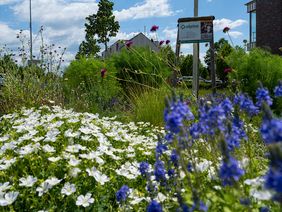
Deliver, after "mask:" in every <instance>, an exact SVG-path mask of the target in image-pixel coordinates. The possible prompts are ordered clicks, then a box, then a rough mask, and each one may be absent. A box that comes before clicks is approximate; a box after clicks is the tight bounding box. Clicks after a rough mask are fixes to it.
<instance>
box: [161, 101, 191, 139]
mask: <svg viewBox="0 0 282 212" xmlns="http://www.w3.org/2000/svg"><path fill="white" fill-rule="evenodd" d="M193 119H194V115H193V113H192V112H191V111H190V109H189V107H188V105H187V104H186V103H185V102H183V101H182V100H178V101H173V102H171V103H169V106H168V107H167V108H166V109H165V111H164V120H165V127H166V129H167V130H168V131H171V132H172V133H175V134H177V133H179V132H180V129H181V127H183V122H184V121H189V120H193Z"/></svg>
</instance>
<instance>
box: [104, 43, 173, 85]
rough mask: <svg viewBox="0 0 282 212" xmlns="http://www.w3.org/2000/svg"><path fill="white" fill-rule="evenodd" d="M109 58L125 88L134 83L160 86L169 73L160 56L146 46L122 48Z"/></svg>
mask: <svg viewBox="0 0 282 212" xmlns="http://www.w3.org/2000/svg"><path fill="white" fill-rule="evenodd" d="M109 60H110V63H112V64H113V65H114V66H115V68H116V69H117V76H118V78H119V81H120V83H121V85H122V87H123V89H125V90H127V89H128V88H130V87H132V86H136V85H139V86H141V87H160V86H161V85H162V84H163V82H165V79H166V78H167V77H168V76H169V75H170V68H169V66H168V65H167V63H166V62H165V61H164V60H163V58H162V56H161V55H160V54H158V53H156V52H153V51H151V50H150V49H148V48H130V49H124V50H123V51H121V52H120V53H119V54H115V55H113V56H112V57H111V58H110V59H109Z"/></svg>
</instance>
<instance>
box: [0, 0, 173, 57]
mask: <svg viewBox="0 0 282 212" xmlns="http://www.w3.org/2000/svg"><path fill="white" fill-rule="evenodd" d="M0 1H1V3H2V2H4V1H5V2H10V3H11V2H14V3H15V2H16V4H14V5H12V7H11V8H12V11H13V13H14V15H15V16H16V17H18V19H19V20H21V21H28V20H29V0H9V1H8V0H0ZM168 1H169V0H143V1H142V2H141V0H140V3H138V4H135V5H133V6H132V7H129V8H126V9H123V10H121V11H114V14H115V16H116V19H118V20H119V21H125V20H129V19H141V18H150V17H165V16H171V15H173V14H174V12H173V11H172V9H171V7H170V4H169V2H168ZM97 2H98V0H36V1H32V17H33V22H34V23H35V24H36V25H43V26H44V31H43V37H44V43H46V44H52V43H54V44H56V46H62V47H67V52H66V57H67V59H66V61H69V60H70V59H71V58H72V57H74V55H75V52H76V51H77V50H78V46H79V44H80V43H81V41H82V40H83V39H84V36H85V32H84V23H85V18H86V17H87V16H89V15H90V14H94V13H96V12H97V10H98V3H97ZM3 27H4V26H2V28H3ZM5 27H6V29H4V30H1V29H2V28H0V31H1V32H2V31H3V32H4V33H2V34H1V35H0V40H1V41H3V39H1V38H2V37H5V38H6V43H13V42H15V39H14V38H15V37H16V33H17V32H18V30H13V29H10V28H9V27H8V26H5ZM7 27H8V28H7ZM38 30H39V29H35V28H34V33H35V31H38ZM137 33H138V32H130V33H125V32H121V31H120V32H119V33H118V34H117V36H116V37H115V38H112V39H111V43H112V42H114V41H116V40H118V39H130V38H132V37H133V36H134V35H136V34H137ZM167 33H169V32H167ZM35 34H36V33H35ZM148 36H149V38H151V37H153V36H154V35H152V34H151V33H149V34H148ZM34 37H36V36H34ZM12 38H13V39H12ZM40 43H41V42H40V37H37V39H36V40H35V43H34V49H35V50H34V52H38V51H37V50H38V48H39V46H40ZM101 47H102V49H103V46H101Z"/></svg>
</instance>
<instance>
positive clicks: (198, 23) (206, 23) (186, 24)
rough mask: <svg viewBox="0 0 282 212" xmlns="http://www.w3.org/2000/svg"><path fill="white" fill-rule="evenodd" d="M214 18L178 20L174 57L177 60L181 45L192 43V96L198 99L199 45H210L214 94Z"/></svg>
mask: <svg viewBox="0 0 282 212" xmlns="http://www.w3.org/2000/svg"><path fill="white" fill-rule="evenodd" d="M214 19H215V17H214V16H205V17H192V18H180V19H178V32H177V41H176V57H177V58H179V53H180V47H181V44H183V43H193V44H194V48H193V56H194V60H193V87H192V89H193V95H194V96H195V97H197V98H198V93H199V72H198V66H199V48H198V46H199V43H202V42H204V43H206V42H209V43H210V45H211V49H212V51H211V60H212V61H211V74H212V76H211V78H212V88H213V92H215V66H214V50H213V49H214V34H213V20H214ZM196 44H197V45H196Z"/></svg>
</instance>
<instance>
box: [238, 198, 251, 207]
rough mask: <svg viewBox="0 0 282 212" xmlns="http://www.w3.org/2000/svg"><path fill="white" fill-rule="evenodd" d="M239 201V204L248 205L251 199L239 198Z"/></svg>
mask: <svg viewBox="0 0 282 212" xmlns="http://www.w3.org/2000/svg"><path fill="white" fill-rule="evenodd" d="M240 203H241V205H245V206H248V205H250V204H251V200H250V198H240Z"/></svg>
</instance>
